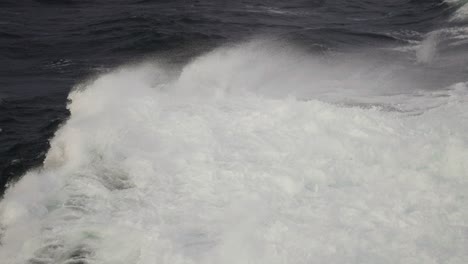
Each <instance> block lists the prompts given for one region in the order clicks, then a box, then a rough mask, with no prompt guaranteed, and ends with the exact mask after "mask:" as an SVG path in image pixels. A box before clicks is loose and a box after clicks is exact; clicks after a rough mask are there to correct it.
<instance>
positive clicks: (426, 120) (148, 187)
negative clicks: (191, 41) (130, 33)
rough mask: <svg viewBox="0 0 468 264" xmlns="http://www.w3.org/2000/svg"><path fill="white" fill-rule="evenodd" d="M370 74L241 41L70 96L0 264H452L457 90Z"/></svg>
mask: <svg viewBox="0 0 468 264" xmlns="http://www.w3.org/2000/svg"><path fill="white" fill-rule="evenodd" d="M385 65H386V66H381V67H376V64H375V63H374V62H372V61H366V60H357V59H350V58H348V59H344V58H339V59H338V58H337V59H336V60H330V59H327V60H326V61H325V59H324V58H323V57H319V56H311V55H307V54H305V53H302V52H300V51H298V49H294V48H286V46H285V45H279V46H278V45H276V44H271V43H270V42H268V41H256V42H255V41H254V42H249V43H244V44H238V45H234V46H230V47H225V48H219V49H216V50H214V51H212V52H210V53H207V54H205V55H203V56H201V57H198V58H196V59H194V60H193V61H191V62H190V63H188V64H187V65H185V66H183V67H182V68H177V67H176V68H174V67H169V66H167V65H164V64H158V63H157V62H150V63H145V64H142V65H136V66H126V67H122V68H120V69H117V70H115V71H113V72H110V73H107V74H103V75H101V76H99V77H97V78H95V79H94V80H91V81H88V82H86V83H84V84H82V85H80V86H78V87H76V89H75V90H74V91H73V92H72V93H71V94H70V99H71V103H70V104H69V109H70V111H71V117H70V119H69V120H68V121H67V122H66V124H64V125H63V126H62V127H61V128H60V129H59V130H58V131H57V133H56V135H55V137H54V138H53V140H52V142H51V149H50V151H49V152H48V154H47V158H46V161H45V163H44V166H43V168H41V169H38V170H33V171H30V172H29V173H27V174H26V175H25V176H24V177H23V178H22V180H20V181H19V182H18V183H17V184H15V185H14V186H13V187H12V188H10V189H9V190H8V191H7V193H6V195H5V197H4V199H3V201H2V203H1V206H0V217H1V218H0V221H1V223H2V235H1V243H2V244H1V249H0V259H2V263H12V264H13V263H30V264H46V263H69V264H71V263H126V264H127V263H141V264H149V263H452V264H455V263H460V264H462V263H466V261H467V260H468V252H467V248H468V247H467V245H468V244H467V243H468V241H467V235H468V226H467V224H466V220H467V219H468V207H467V205H468V201H467V199H468V198H467V194H466V190H467V188H468V178H467V175H468V164H467V163H466V161H467V160H468V136H467V134H466V131H468V122H467V120H468V101H467V98H468V97H467V92H468V89H467V87H466V84H464V83H458V84H454V85H452V86H450V87H448V88H447V89H444V90H437V91H433V90H424V89H421V90H412V91H411V92H408V91H405V90H404V87H405V85H412V86H415V85H417V83H416V81H415V80H409V79H408V78H406V77H405V76H404V75H403V74H399V75H395V74H392V73H394V72H395V67H394V66H392V65H389V64H387V63H386V64H385ZM397 72H398V71H397ZM340 95H341V96H342V97H340ZM349 98H359V99H356V100H354V101H353V100H351V101H350V99H349Z"/></svg>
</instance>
